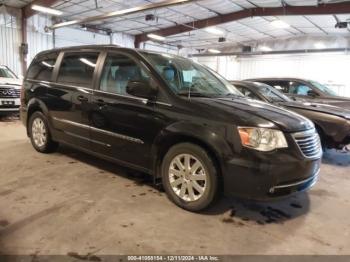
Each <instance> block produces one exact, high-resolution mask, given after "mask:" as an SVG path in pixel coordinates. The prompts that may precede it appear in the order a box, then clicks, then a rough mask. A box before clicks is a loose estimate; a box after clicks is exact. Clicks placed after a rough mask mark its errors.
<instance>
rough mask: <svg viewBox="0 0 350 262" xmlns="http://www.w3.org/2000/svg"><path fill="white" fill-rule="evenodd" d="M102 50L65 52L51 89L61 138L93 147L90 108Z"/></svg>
mask: <svg viewBox="0 0 350 262" xmlns="http://www.w3.org/2000/svg"><path fill="white" fill-rule="evenodd" d="M99 54H100V53H99V52H97V51H89V52H88V51H86V52H65V53H64V54H62V55H61V61H60V66H59V69H58V70H56V74H55V79H56V82H55V83H54V84H53V86H52V87H51V88H50V89H49V90H48V97H49V98H50V100H51V101H50V103H49V107H50V108H49V110H50V115H51V120H52V123H53V126H54V128H55V129H56V130H58V131H59V132H58V135H59V136H60V137H59V139H61V140H64V141H65V142H67V143H69V144H71V145H75V146H78V147H81V148H86V149H89V148H90V141H89V140H90V137H89V136H90V131H89V111H90V107H91V104H90V103H91V97H92V89H93V80H94V77H95V69H96V67H97V66H96V65H97V62H98V57H99Z"/></svg>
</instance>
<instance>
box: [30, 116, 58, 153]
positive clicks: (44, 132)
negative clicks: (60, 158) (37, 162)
mask: <svg viewBox="0 0 350 262" xmlns="http://www.w3.org/2000/svg"><path fill="white" fill-rule="evenodd" d="M28 131H29V137H30V141H31V142H32V145H33V147H34V148H35V149H36V150H37V151H38V152H40V153H50V152H53V151H55V150H56V149H57V147H58V143H57V142H55V141H53V140H52V138H51V134H50V130H49V126H48V124H47V119H46V117H45V115H44V114H43V113H41V112H35V113H33V114H32V116H31V117H30V119H29V123H28Z"/></svg>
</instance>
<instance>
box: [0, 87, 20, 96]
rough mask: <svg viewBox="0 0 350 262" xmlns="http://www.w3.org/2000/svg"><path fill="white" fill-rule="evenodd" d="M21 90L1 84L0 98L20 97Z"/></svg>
mask: <svg viewBox="0 0 350 262" xmlns="http://www.w3.org/2000/svg"><path fill="white" fill-rule="evenodd" d="M20 95H21V90H20V89H16V88H14V87H12V86H6V87H4V86H0V98H19V97H20Z"/></svg>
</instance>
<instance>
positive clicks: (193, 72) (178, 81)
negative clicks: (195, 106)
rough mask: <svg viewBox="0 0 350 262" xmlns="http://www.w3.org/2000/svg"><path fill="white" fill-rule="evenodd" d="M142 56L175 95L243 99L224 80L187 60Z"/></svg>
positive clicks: (158, 55)
mask: <svg viewBox="0 0 350 262" xmlns="http://www.w3.org/2000/svg"><path fill="white" fill-rule="evenodd" d="M142 54H143V55H144V56H145V57H146V58H147V59H148V61H149V62H150V63H151V64H152V65H153V66H154V68H155V69H156V70H157V72H158V73H159V74H160V75H161V76H162V78H163V79H164V80H165V81H166V83H167V84H168V86H169V87H170V89H171V90H172V91H173V92H174V93H175V94H177V95H186V96H228V95H233V96H240V97H243V95H242V94H241V93H240V92H239V91H238V90H237V89H236V88H235V87H234V86H233V85H231V84H230V83H229V82H227V81H226V80H225V79H224V78H222V77H221V76H219V75H218V74H216V73H214V72H212V71H211V70H210V69H207V68H206V67H204V66H201V65H199V64H197V63H195V62H193V61H191V60H189V59H186V58H182V57H178V56H172V55H168V54H156V53H146V52H144V53H142Z"/></svg>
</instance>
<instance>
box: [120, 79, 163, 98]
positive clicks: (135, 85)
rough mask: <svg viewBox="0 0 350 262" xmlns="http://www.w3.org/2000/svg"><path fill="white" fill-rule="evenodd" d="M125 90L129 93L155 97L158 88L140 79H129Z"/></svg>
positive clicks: (143, 96)
mask: <svg viewBox="0 0 350 262" xmlns="http://www.w3.org/2000/svg"><path fill="white" fill-rule="evenodd" d="M126 92H127V93H128V94H129V95H133V96H137V97H142V98H147V99H153V98H155V97H156V95H157V92H158V90H157V89H156V88H155V87H153V86H152V85H151V84H149V83H145V82H141V81H129V82H128V85H127V86H126Z"/></svg>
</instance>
